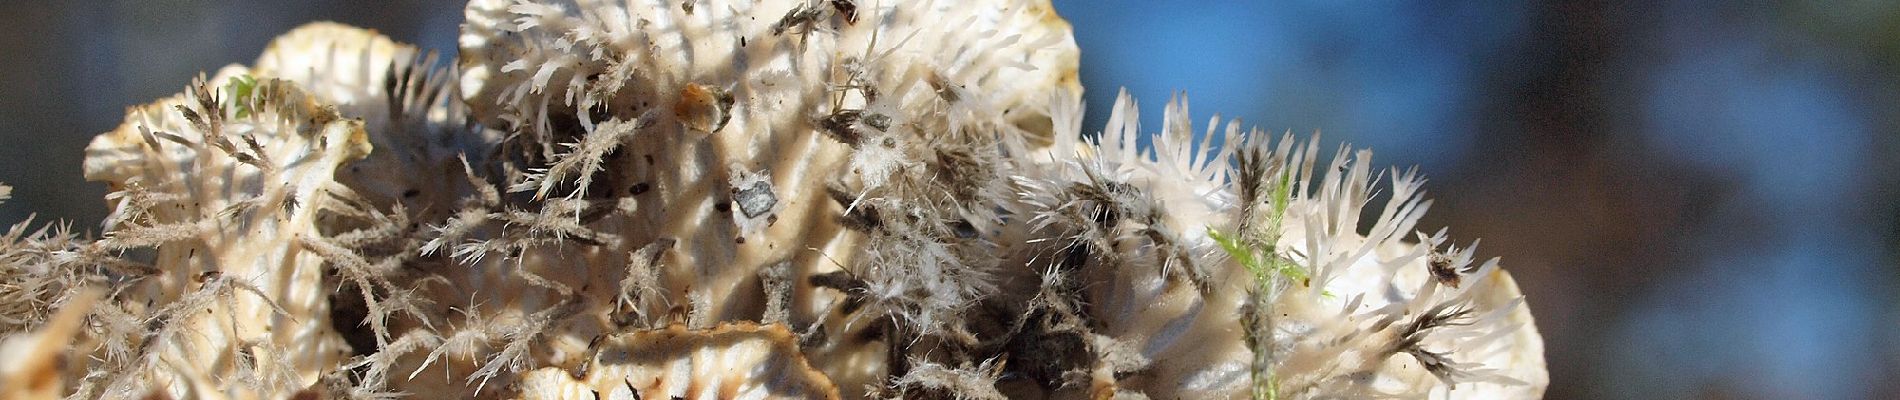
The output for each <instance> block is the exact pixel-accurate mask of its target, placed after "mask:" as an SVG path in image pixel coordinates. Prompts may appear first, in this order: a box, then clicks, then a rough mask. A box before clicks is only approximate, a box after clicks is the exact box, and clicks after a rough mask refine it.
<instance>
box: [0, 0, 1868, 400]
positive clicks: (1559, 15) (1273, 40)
mask: <svg viewBox="0 0 1900 400" xmlns="http://www.w3.org/2000/svg"><path fill="white" fill-rule="evenodd" d="M1056 6H1057V8H1058V10H1060V11H1061V12H1062V14H1063V15H1064V16H1065V17H1068V18H1069V19H1070V21H1071V22H1073V23H1074V25H1075V32H1076V37H1077V40H1078V41H1079V42H1080V43H1081V46H1082V50H1083V62H1082V65H1083V69H1082V75H1083V82H1084V84H1085V85H1086V86H1087V87H1088V90H1089V92H1088V94H1087V96H1088V101H1089V110H1092V111H1093V112H1091V113H1090V116H1089V118H1088V119H1089V123H1087V124H1085V126H1087V127H1090V128H1088V129H1090V130H1094V129H1099V127H1100V126H1101V121H1102V120H1103V119H1104V118H1105V114H1106V110H1107V109H1108V108H1109V105H1110V104H1111V103H1112V102H1113V99H1114V95H1115V93H1116V90H1117V89H1118V88H1120V87H1127V88H1128V89H1129V90H1130V92H1132V93H1133V94H1134V95H1135V96H1137V97H1138V98H1140V99H1142V100H1143V102H1144V104H1145V107H1143V110H1142V111H1143V119H1144V120H1145V121H1147V124H1146V126H1147V127H1149V129H1155V128H1157V127H1158V126H1159V123H1160V115H1161V105H1162V104H1164V103H1165V102H1166V101H1167V99H1168V97H1169V96H1170V95H1172V94H1173V93H1175V91H1186V92H1187V93H1188V94H1189V95H1190V98H1191V99H1192V104H1193V111H1194V112H1193V114H1194V116H1195V122H1196V123H1197V124H1199V123H1203V122H1204V121H1205V120H1206V118H1207V117H1208V116H1211V115H1213V114H1214V113H1216V112H1218V113H1221V115H1223V116H1226V117H1238V118H1243V119H1245V120H1246V121H1247V124H1248V125H1255V126H1259V127H1262V128H1264V129H1266V130H1268V131H1271V132H1275V133H1280V132H1288V131H1291V132H1293V133H1295V134H1297V135H1301V136H1304V135H1307V134H1311V133H1313V132H1321V133H1322V134H1323V137H1322V140H1324V141H1325V142H1326V143H1325V144H1323V145H1322V147H1323V148H1332V146H1336V145H1337V144H1338V143H1341V142H1346V143H1352V144H1353V145H1355V146H1363V147H1371V148H1373V149H1375V150H1376V151H1377V153H1378V155H1379V156H1378V158H1377V159H1375V162H1376V163H1378V164H1380V165H1386V166H1393V167H1405V166H1411V165H1418V166H1420V168H1421V171H1422V172H1423V173H1425V174H1426V175H1427V176H1428V177H1430V178H1431V183H1430V184H1429V185H1428V186H1427V187H1428V189H1430V190H1431V196H1432V197H1433V198H1435V199H1436V200H1437V202H1436V203H1435V204H1434V207H1433V210H1432V212H1431V213H1430V214H1429V215H1428V217H1427V218H1426V220H1425V222H1424V223H1423V226H1422V227H1421V228H1424V229H1426V230H1435V229H1436V228H1438V227H1445V226H1449V227H1451V228H1452V234H1453V237H1454V239H1455V240H1457V241H1459V242H1461V243H1465V242H1469V241H1471V240H1473V239H1478V238H1483V239H1484V242H1483V246H1482V247H1481V248H1480V251H1479V252H1480V255H1482V256H1501V257H1503V258H1504V263H1505V265H1506V267H1507V268H1508V269H1509V270H1510V271H1511V272H1512V273H1513V274H1514V275H1515V276H1516V277H1517V279H1518V280H1519V282H1520V285H1522V286H1523V289H1524V292H1525V293H1526V294H1527V296H1528V297H1529V304H1530V307H1531V308H1532V310H1533V313H1534V314H1535V316H1536V318H1537V321H1538V329H1540V330H1541V331H1542V332H1543V334H1544V338H1545V340H1546V343H1547V344H1546V346H1547V348H1548V352H1547V356H1548V358H1549V362H1550V372H1551V387H1550V391H1549V396H1548V397H1549V398H1552V399H1580V398H1711V399H1719V398H1756V399H1789V398H1813V399H1855V398H1869V399H1871V398H1900V382H1897V381H1895V380H1894V379H1891V377H1894V376H1900V329H1896V328H1900V297H1896V294H1900V290H1896V282H1897V279H1900V262H1896V252H1895V249H1896V244H1900V241H1897V240H1896V235H1900V223H1897V222H1896V218H1895V217H1896V212H1900V192H1897V191H1896V188H1897V186H1900V174H1897V173H1896V172H1900V171H1896V166H1897V165H1900V164H1896V161H1895V160H1900V134H1896V132H1900V101H1897V100H1900V98H1896V97H1897V96H1896V94H1897V93H1900V91H1896V89H1900V85H1897V84H1900V3H1896V2H1890V1H1877V0H1872V1H1870V0H1849V1H1811V0H1810V1H1791V2H1757V1H1745V2H1727V1H1709V0H1687V1H1684V0H1673V1H1671V0H1666V1H1657V2H1636V1H1630V2H1601V1H1581V2H1578V1H1565V2H1556V1H1529V2H1519V3H1514V4H1482V5H1479V4H1467V3H1457V2H1412V3H1406V4H1385V3H1366V2H1342V1H1325V0H1305V1H1287V2H1245V3H1242V2H1231V3H1222V4H1204V3H1203V2H1146V1H1085V0H1066V1H1057V4H1056ZM460 9H461V5H460V4H459V3H458V2H453V1H414V0H403V1H376V2H346V1H299V2H288V1H262V2H252V1H191V0H151V1H72V2H66V1H11V2H0V182H5V183H8V184H11V185H13V186H15V190H14V197H15V198H14V199H13V200H11V201H9V202H7V203H6V204H5V205H3V206H0V223H5V224H11V223H14V222H17V221H20V220H23V219H25V218H26V217H27V215H28V214H29V213H34V212H37V213H38V214H39V215H40V217H39V218H40V220H41V221H54V220H65V221H75V222H74V225H75V227H76V228H79V229H82V230H84V229H91V230H95V231H96V230H97V228H96V227H94V226H92V225H91V224H92V223H93V221H98V220H100V219H101V218H102V217H103V216H104V213H105V208H104V202H103V200H102V196H103V195H104V194H105V190H104V188H103V186H102V185H99V184H94V183H86V182H84V181H83V180H82V179H81V178H80V168H79V164H80V160H81V157H82V149H83V148H84V147H85V144H86V142H87V141H88V140H90V138H91V137H92V136H93V135H94V134H97V133H100V132H104V131H106V130H109V129H112V128H113V127H114V126H116V125H117V124H118V123H119V122H120V121H121V120H122V118H123V115H122V114H123V110H124V108H125V107H127V106H131V105H135V104H141V103H145V102H150V101H152V100H154V99H157V98H159V97H162V96H167V95H171V94H173V93H177V92H178V91H180V89H182V88H183V87H184V85H185V84H186V83H188V82H189V81H190V79H191V78H192V77H193V76H195V75H197V74H198V73H199V71H214V70H216V69H217V68H218V67H220V66H223V65H225V64H230V63H250V62H252V61H253V59H254V58H255V57H256V56H257V54H258V52H259V51H261V50H262V49H263V47H264V45H265V43H267V42H268V41H269V40H270V38H271V37H273V36H275V35H276V34H278V33H281V32H283V31H286V30H289V29H290V28H292V27H295V26H297V25H300V24H303V23H305V22H308V21H315V20H335V21H339V22H344V23H348V24H353V25H358V26H364V27H369V28H374V29H377V30H380V31H382V32H385V33H387V34H389V35H391V36H393V37H395V38H396V39H398V40H401V41H406V42H410V43H417V44H419V45H421V46H422V47H425V48H432V49H439V50H443V51H449V52H452V51H453V48H454V42H455V35H456V30H457V29H458V25H459V24H460V20H461V15H462V14H461V11H460Z"/></svg>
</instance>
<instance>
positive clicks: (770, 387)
mask: <svg viewBox="0 0 1900 400" xmlns="http://www.w3.org/2000/svg"><path fill="white" fill-rule="evenodd" d="M598 340H599V343H598V344H597V345H596V346H595V351H594V354H593V356H592V359H591V360H588V361H587V362H586V363H585V364H583V365H582V367H581V368H582V370H581V371H584V372H581V373H582V374H583V375H581V377H580V378H578V379H577V378H575V377H574V373H571V372H570V371H567V370H565V369H561V368H553V367H549V368H541V369H538V370H534V371H530V372H528V373H527V374H526V376H525V377H523V379H522V383H521V393H520V395H521V398H524V399H585V398H599V399H643V398H645V399H652V398H660V399H666V398H689V399H837V398H839V397H838V388H837V386H834V385H832V383H831V380H830V379H828V378H826V377H825V375H824V374H823V373H820V372H818V370H816V369H813V368H812V367H811V366H810V365H808V364H806V362H805V356H804V355H803V354H802V353H800V352H799V350H798V345H797V336H794V335H792V333H791V332H790V331H787V330H786V329H785V326H784V325H779V324H770V325H758V324H753V323H746V322H741V323H729V324H722V325H719V326H717V327H714V328H711V329H687V328H686V327H685V326H681V325H673V326H669V327H666V328H663V329H656V330H648V331H638V332H630V333H621V334H613V335H610V336H607V337H604V338H602V339H598Z"/></svg>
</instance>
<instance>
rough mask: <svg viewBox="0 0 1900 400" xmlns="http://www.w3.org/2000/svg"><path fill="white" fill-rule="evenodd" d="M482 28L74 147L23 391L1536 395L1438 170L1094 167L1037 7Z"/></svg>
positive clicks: (1172, 138)
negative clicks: (1430, 227)
mask: <svg viewBox="0 0 1900 400" xmlns="http://www.w3.org/2000/svg"><path fill="white" fill-rule="evenodd" d="M466 18H467V20H466V22H465V24H464V25H463V32H462V36H461V39H460V42H461V48H460V51H459V55H458V56H456V57H454V61H453V62H452V64H450V63H445V62H444V61H442V60H440V59H439V58H438V57H436V56H435V55H434V54H433V53H423V52H420V51H418V50H417V49H415V48H414V47H411V46H408V45H402V44H398V43H395V42H392V41H390V40H389V39H387V38H384V37H382V36H380V35H378V34H376V33H374V32H370V31H365V30H361V29H356V28H350V27H345V26H340V25H335V24H327V23H318V24H312V25H308V26H306V27H303V28H299V29H297V30H295V31H292V32H290V33H288V34H285V35H284V36H282V37H280V38H278V39H277V40H276V41H274V42H273V43H272V44H271V46H270V48H269V49H267V50H265V52H264V55H263V56H262V57H261V58H260V59H259V60H258V61H257V63H256V64H255V65H254V66H252V67H244V66H230V67H225V68H224V69H222V70H220V71H219V72H218V73H217V74H215V75H214V76H211V77H208V78H200V79H198V80H196V81H194V82H193V83H192V84H191V85H190V86H188V87H187V89H186V91H185V93H182V94H180V95H178V96H174V97H171V98H166V99H162V100H159V101H158V102H156V103H153V104H150V105H145V106H139V107H134V108H131V109H130V110H128V115H127V119H126V122H125V124H124V125H122V126H120V127H119V128H118V129H116V130H113V131H111V132H107V133H105V134H102V135H100V136H99V137H98V138H97V139H95V140H94V141H93V143H92V145H91V146H89V147H88V148H87V149H86V151H87V158H86V163H85V174H86V177H87V179H90V180H94V181H101V182H105V183H107V184H108V185H110V186H111V188H112V190H113V193H112V194H111V195H109V196H108V198H107V203H108V204H109V205H110V207H111V208H112V213H111V216H110V217H108V218H107V220H106V221H104V223H103V225H102V227H103V229H104V231H103V234H102V237H100V238H99V239H97V240H85V239H81V238H79V237H77V236H75V235H73V234H70V233H67V229H65V228H60V229H57V230H52V231H48V230H44V229H42V230H40V231H37V232H34V233H27V224H25V223H22V224H20V225H19V226H16V227H15V228H14V229H13V230H11V231H10V232H8V233H7V234H6V235H5V236H3V237H0V331H3V332H4V333H6V334H7V335H9V336H8V337H7V339H6V342H5V346H4V347H0V358H3V359H5V360H6V363H5V365H6V367H5V368H0V395H4V396H5V397H7V398H58V397H68V398H94V397H106V398H131V397H148V396H158V397H170V398H284V397H298V398H307V397H303V396H313V395H314V396H318V397H324V398H382V397H402V396H409V397H421V398H464V397H482V398H489V397H523V398H590V397H591V398H612V399H629V398H662V399H665V398H722V399H723V398H957V399H1000V398H1118V399H1119V398H1156V399H1174V398H1208V399H1214V398H1246V397H1252V398H1256V399H1261V398H1272V399H1292V398H1366V397H1418V398H1485V399H1490V398H1535V397H1538V396H1540V395H1541V394H1542V392H1543V389H1544V386H1545V385H1546V382H1547V381H1548V379H1547V377H1546V372H1545V369H1544V365H1543V355H1542V353H1543V348H1542V346H1543V345H1542V341H1541V339H1540V338H1539V336H1538V334H1537V331H1536V328H1535V326H1534V324H1533V322H1532V320H1531V316H1530V314H1529V311H1528V310H1527V309H1526V308H1525V306H1524V305H1523V298H1522V295H1521V294H1520V293H1519V291H1518V289H1517V287H1516V285H1515V283H1513V282H1512V280H1511V278H1510V275H1508V274H1506V273H1505V272H1504V271H1503V270H1502V269H1499V268H1498V264H1497V261H1496V260H1491V261H1486V262H1483V263H1474V260H1473V258H1474V256H1473V251H1472V248H1470V247H1466V248H1457V247H1446V245H1445V242H1446V240H1447V239H1446V234H1445V233H1444V231H1443V230H1440V231H1438V233H1436V234H1430V235H1426V234H1422V233H1420V232H1418V231H1417V230H1416V224H1417V222H1418V219H1419V217H1420V216H1421V215H1422V214H1423V213H1424V212H1425V210H1426V209H1427V208H1428V207H1429V206H1430V202H1429V201H1425V200H1423V199H1422V194H1421V192H1420V184H1421V183H1422V182H1423V180H1422V179H1420V178H1419V177H1418V176H1417V175H1416V174H1415V173H1412V172H1403V173H1400V172H1398V171H1396V170H1393V171H1387V172H1378V171H1375V170H1374V168H1373V167H1372V164H1371V160H1370V156H1371V153H1370V152H1367V151H1348V150H1346V149H1343V148H1342V149H1341V150H1340V151H1338V152H1335V153H1333V154H1331V158H1324V157H1322V156H1323V155H1325V154H1321V153H1320V151H1319V149H1318V147H1317V144H1315V143H1314V142H1313V141H1310V140H1309V141H1300V140H1294V139H1293V138H1291V137H1280V138H1278V139H1277V140H1275V138H1273V137H1271V136H1269V135H1265V134H1262V133H1261V132H1258V131H1248V132H1243V131H1242V130H1241V127H1240V126H1239V125H1238V123H1231V122H1230V123H1226V124H1222V123H1221V121H1219V120H1218V119H1215V120H1212V121H1209V124H1208V125H1207V127H1206V130H1205V131H1201V132H1196V131H1194V129H1193V127H1192V125H1191V124H1190V123H1189V121H1188V120H1187V118H1188V110H1187V102H1186V100H1185V99H1176V100H1175V101H1171V102H1170V103H1169V104H1168V108H1167V113H1166V119H1165V120H1164V121H1163V122H1162V124H1161V129H1160V130H1159V132H1158V133H1144V131H1142V130H1141V127H1140V125H1139V124H1138V122H1137V117H1136V114H1137V113H1136V106H1135V102H1134V101H1133V100H1132V99H1130V98H1128V97H1127V96H1126V95H1124V96H1122V97H1121V99H1119V100H1118V101H1117V102H1116V105H1115V107H1114V109H1113V110H1110V112H1111V117H1110V118H1109V121H1110V122H1109V125H1108V126H1107V127H1106V128H1105V129H1103V130H1101V131H1098V132H1096V133H1098V134H1096V135H1087V136H1085V135H1084V131H1083V128H1082V127H1081V126H1080V121H1081V112H1082V110H1081V108H1082V107H1081V102H1080V93H1081V88H1080V87H1079V86H1078V84H1077V79H1076V68H1077V59H1078V51H1077V49H1076V47H1075V42H1074V39H1073V38H1072V36H1071V34H1070V31H1069V26H1068V24H1067V22H1065V21H1063V20H1062V19H1061V18H1060V17H1058V16H1057V15H1056V14H1055V12H1054V11H1053V10H1052V9H1051V7H1050V6H1049V4H1047V3H1045V2H1035V1H1013V0H984V1H963V2H952V1H891V2H864V1H863V0H859V1H850V0H768V1H730V2H728V1H709V0H708V1H695V0H685V1H657V0H651V1H649V0H568V1H559V0H475V1H473V2H471V3H470V4H469V5H468V7H467V11H466ZM1142 137H1152V143H1153V144H1152V145H1151V146H1143V145H1138V144H1137V143H1138V142H1139V140H1138V138H1142ZM1085 138H1087V139H1085ZM1323 160H1324V161H1326V162H1327V164H1326V165H1325V166H1324V167H1316V165H1318V163H1320V162H1321V161H1323ZM1375 192H1384V194H1386V195H1387V196H1382V198H1386V199H1389V200H1384V201H1383V204H1382V206H1381V205H1379V204H1373V203H1372V201H1373V199H1374V197H1375V196H1373V194H1374V193H1375ZM0 193H3V192H0ZM1368 206H1375V210H1376V212H1375V213H1368V212H1367V211H1374V210H1365V207H1368ZM1366 217H1371V218H1373V219H1371V220H1369V221H1368V220H1362V218H1366ZM1410 240H1416V241H1415V242H1414V241H1410Z"/></svg>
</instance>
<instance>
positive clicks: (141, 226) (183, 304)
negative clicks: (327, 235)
mask: <svg viewBox="0 0 1900 400" xmlns="http://www.w3.org/2000/svg"><path fill="white" fill-rule="evenodd" d="M369 151H370V144H369V142H368V139H367V137H366V136H365V133H364V130H363V126H362V123H361V122H360V121H357V120H353V119H348V118H346V117H344V116H342V115H339V114H337V112H336V108H335V107H334V106H333V105H331V104H327V103H325V102H323V101H320V100H318V99H316V98H313V97H311V96H310V95H308V94H306V93H305V92H304V91H303V90H302V89H301V88H300V87H299V86H298V85H296V84H295V83H292V82H290V81H284V80H278V79H274V78H270V77H261V76H257V75H254V74H252V73H251V71H250V70H248V69H246V68H244V67H240V66H231V67H226V68H225V69H224V70H222V71H220V72H219V74H218V75H217V76H216V77H214V78H212V79H210V80H208V81H207V80H203V79H202V78H201V79H200V80H199V81H198V82H195V83H194V84H193V85H192V86H191V87H190V88H188V90H187V92H186V93H184V94H180V95H177V96H173V97H170V98H166V99H163V100H159V101H158V102H157V103H153V104H149V105H144V106H139V107H134V108H132V109H130V110H128V111H127V117H126V122H125V124H124V125H121V126H120V127H119V128H117V129H115V130H113V131H111V132H107V133H105V134H102V135H99V136H98V137H96V138H94V139H93V141H92V143H91V145H89V146H88V147H87V148H86V153H87V157H86V161H85V176H86V178H87V179H89V180H94V181H104V182H106V183H108V184H109V185H110V186H111V187H112V188H113V189H114V190H116V191H117V192H116V193H114V194H113V195H111V196H109V197H108V198H109V199H111V203H112V204H111V209H112V210H111V214H110V216H108V218H107V220H106V222H105V228H106V230H105V232H104V236H105V238H104V239H103V240H101V242H100V243H99V245H100V246H104V247H105V248H108V249H129V248H156V250H157V256H156V259H155V260H154V261H153V266H154V267H156V268H157V269H158V270H159V272H158V275H157V276H154V277H150V278H147V279H146V280H145V281H143V282H140V283H139V284H137V285H136V286H134V288H135V289H133V290H128V291H127V292H125V293H124V294H121V295H119V300H120V301H122V302H123V304H126V305H127V307H130V308H131V309H132V311H133V312H135V313H149V316H148V318H150V319H151V320H152V321H154V322H155V323H160V324H159V325H156V326H158V327H159V328H158V329H156V331H155V332H150V333H148V334H147V335H145V336H144V337H143V338H142V340H144V341H145V343H142V344H141V346H142V347H141V348H142V349H143V350H141V351H140V354H137V355H135V358H136V360H132V361H122V360H119V358H120V357H123V356H124V355H121V354H112V355H110V356H109V357H103V358H104V359H106V360H108V361H111V362H131V363H133V364H134V365H138V367H135V368H133V369H132V371H136V372H137V373H136V374H134V373H129V372H130V371H127V372H128V373H123V374H117V375H115V376H113V377H112V378H111V379H112V380H113V383H112V384H111V386H110V388H109V389H108V392H109V393H108V394H113V395H124V394H128V393H132V392H135V391H139V390H143V389H142V388H154V389H158V390H161V391H164V392H168V393H170V394H171V395H173V396H175V397H176V396H186V395H187V394H189V393H228V394H233V395H237V394H242V393H276V392H282V391H287V390H291V389H295V388H302V387H307V386H308V385H310V384H312V383H314V382H315V381H316V379H317V377H318V376H319V375H320V374H323V373H325V372H328V371H329V370H330V369H331V368H332V367H333V366H334V365H335V362H336V361H337V360H338V359H340V358H341V357H342V356H343V354H344V353H345V352H347V351H348V349H347V346H345V345H343V343H342V341H341V339H340V337H339V336H338V335H337V333H336V332H335V331H334V330H333V329H331V327H330V325H329V324H328V323H327V321H328V316H329V305H328V296H329V291H328V290H326V289H324V287H323V284H322V283H323V278H322V270H323V268H322V265H323V263H324V260H323V259H322V258H320V257H318V256H316V255H314V254H311V253H309V252H305V251H299V250H300V249H302V248H303V245H302V244H301V242H300V240H302V239H304V238H308V237H314V236H316V235H318V234H319V233H318V228H317V225H318V223H319V222H318V217H317V216H318V214H319V210H324V209H327V208H328V207H330V205H331V204H332V202H333V201H334V199H333V198H332V197H331V195H330V193H332V192H333V191H336V190H339V188H340V186H339V185H338V184H337V183H336V181H335V179H334V178H335V173H336V170H337V169H338V168H340V167H341V166H343V165H345V164H348V163H350V162H352V161H355V160H358V159H361V158H362V157H363V156H365V155H367V154H368V153H369ZM184 310H191V311H184ZM207 311H208V312H207ZM238 353H241V354H247V355H249V356H250V357H247V358H246V360H245V362H238V361H234V360H232V357H230V355H231V354H238ZM249 362H255V363H256V365H251V364H248V363H249ZM153 365H169V366H173V367H170V368H151V367H149V366H153ZM240 397H241V396H240Z"/></svg>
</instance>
